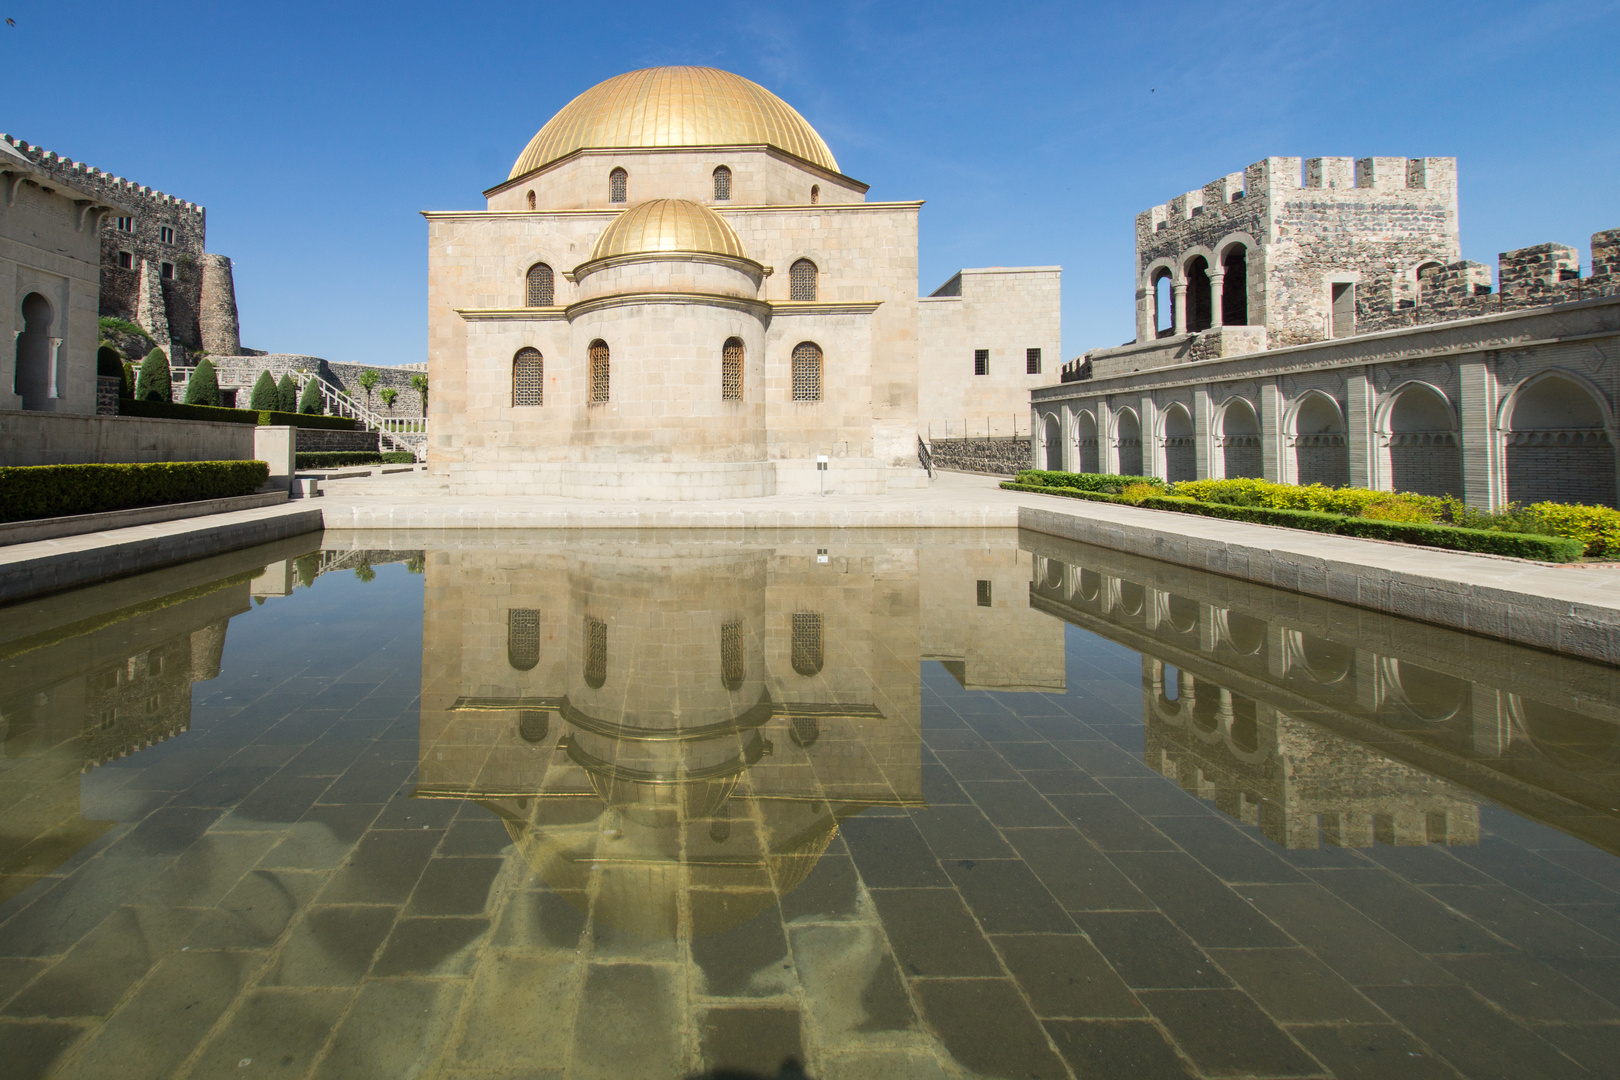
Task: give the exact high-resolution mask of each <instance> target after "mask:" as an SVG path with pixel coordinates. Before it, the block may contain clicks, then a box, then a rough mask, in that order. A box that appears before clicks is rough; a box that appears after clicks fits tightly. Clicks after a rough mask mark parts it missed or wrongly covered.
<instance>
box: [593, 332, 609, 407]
mask: <svg viewBox="0 0 1620 1080" xmlns="http://www.w3.org/2000/svg"><path fill="white" fill-rule="evenodd" d="M609 359H610V358H609V356H608V347H607V342H605V341H603V340H602V339H601V338H597V339H596V340H595V341H593V342H591V403H592V404H597V403H599V402H603V401H606V400H607V399H608V375H609Z"/></svg>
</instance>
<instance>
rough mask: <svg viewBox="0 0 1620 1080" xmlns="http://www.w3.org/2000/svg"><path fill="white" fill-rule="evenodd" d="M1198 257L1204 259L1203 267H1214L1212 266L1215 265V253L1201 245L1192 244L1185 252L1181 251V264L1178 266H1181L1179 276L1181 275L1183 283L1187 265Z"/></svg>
mask: <svg viewBox="0 0 1620 1080" xmlns="http://www.w3.org/2000/svg"><path fill="white" fill-rule="evenodd" d="M1200 255H1202V256H1203V258H1204V265H1206V266H1209V267H1214V265H1215V253H1214V252H1213V251H1211V250H1210V249H1209V248H1207V247H1205V246H1204V245H1203V244H1194V245H1193V246H1192V247H1190V248H1187V249H1186V250H1185V251H1183V252H1182V253H1181V264H1180V265H1181V275H1182V280H1183V281H1185V280H1186V276H1187V264H1188V263H1190V262H1192V261H1193V260H1194V259H1196V258H1198V257H1199V256H1200ZM1207 272H1208V271H1206V273H1207Z"/></svg>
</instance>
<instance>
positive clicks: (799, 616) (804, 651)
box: [793, 611, 825, 678]
mask: <svg viewBox="0 0 1620 1080" xmlns="http://www.w3.org/2000/svg"><path fill="white" fill-rule="evenodd" d="M824 659H825V650H824V648H823V635H822V621H821V612H819V611H795V612H794V613H793V670H794V671H797V672H798V673H799V674H800V675H803V676H805V677H806V678H809V677H810V676H812V675H820V674H821V664H822V661H823V660H824Z"/></svg>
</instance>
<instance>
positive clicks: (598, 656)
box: [585, 615, 607, 690]
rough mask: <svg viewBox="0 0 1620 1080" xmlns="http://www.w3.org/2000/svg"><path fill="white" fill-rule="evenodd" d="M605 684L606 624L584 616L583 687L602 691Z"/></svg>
mask: <svg viewBox="0 0 1620 1080" xmlns="http://www.w3.org/2000/svg"><path fill="white" fill-rule="evenodd" d="M605 682H607V623H605V622H603V621H602V620H601V619H593V618H591V617H590V616H589V615H587V616H585V685H586V686H588V687H590V688H591V689H592V690H600V689H602V684H603V683H605Z"/></svg>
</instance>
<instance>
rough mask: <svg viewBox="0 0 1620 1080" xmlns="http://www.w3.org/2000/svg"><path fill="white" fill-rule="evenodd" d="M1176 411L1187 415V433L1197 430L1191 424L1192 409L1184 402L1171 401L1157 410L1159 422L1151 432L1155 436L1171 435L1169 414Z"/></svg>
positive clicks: (1160, 437)
mask: <svg viewBox="0 0 1620 1080" xmlns="http://www.w3.org/2000/svg"><path fill="white" fill-rule="evenodd" d="M1176 412H1179V413H1182V414H1183V415H1185V416H1186V417H1187V429H1188V430H1187V434H1188V435H1192V434H1194V433H1195V432H1196V431H1197V428H1195V427H1194V426H1193V418H1192V409H1191V408H1190V407H1188V405H1187V404H1186V402H1182V401H1172V402H1170V403H1169V404H1168V405H1166V406H1165V407H1164V408H1162V409H1160V410H1159V422H1158V425H1157V428H1158V430H1156V431H1155V432H1154V433H1153V434H1154V437H1155V438H1159V439H1168V438H1170V437H1171V435H1170V414H1171V413H1176Z"/></svg>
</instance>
